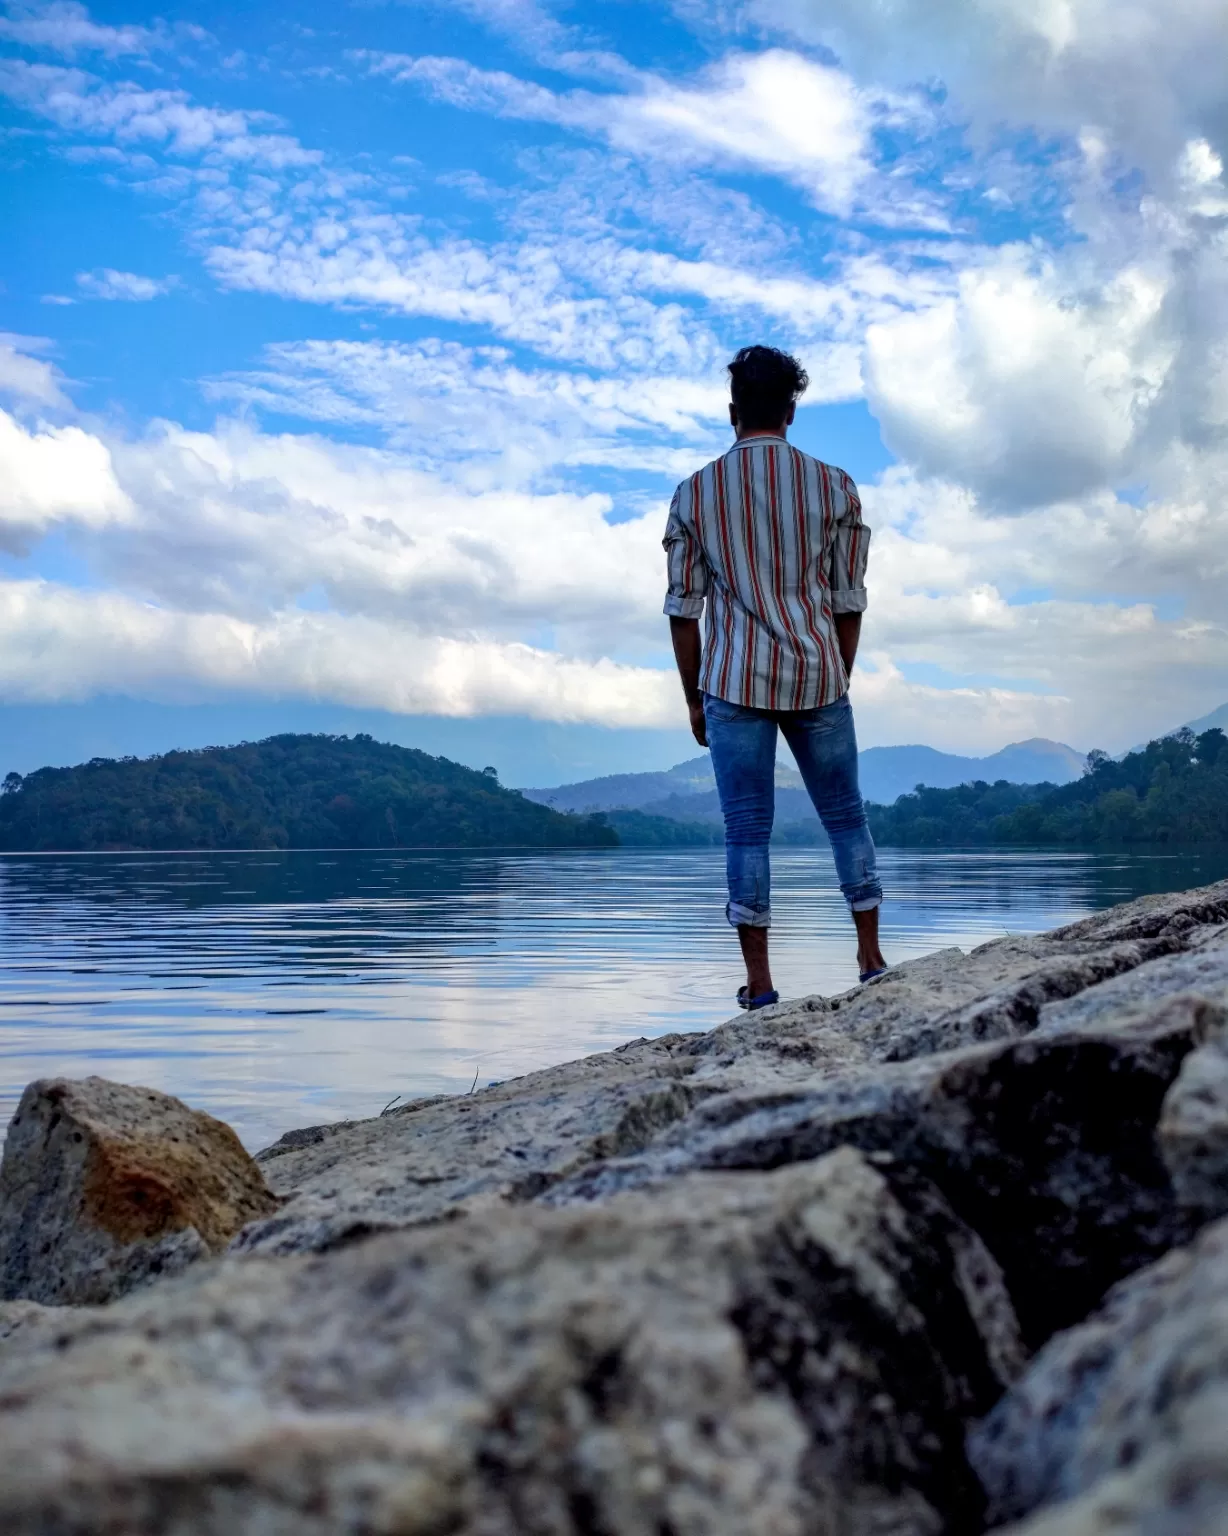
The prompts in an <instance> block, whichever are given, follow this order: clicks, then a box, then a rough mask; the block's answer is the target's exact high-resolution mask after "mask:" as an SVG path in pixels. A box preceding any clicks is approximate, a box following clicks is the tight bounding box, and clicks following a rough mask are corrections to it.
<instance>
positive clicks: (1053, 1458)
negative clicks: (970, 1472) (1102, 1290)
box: [970, 1221, 1228, 1536]
mask: <svg viewBox="0 0 1228 1536" xmlns="http://www.w3.org/2000/svg"><path fill="white" fill-rule="evenodd" d="M1226 1424H1228V1221H1220V1222H1218V1223H1216V1224H1215V1225H1214V1226H1211V1227H1208V1228H1207V1229H1206V1230H1205V1231H1204V1232H1203V1233H1202V1234H1201V1235H1200V1236H1199V1238H1198V1239H1197V1241H1196V1242H1194V1243H1193V1244H1192V1245H1191V1246H1189V1247H1187V1248H1181V1249H1177V1250H1175V1251H1174V1252H1172V1253H1170V1254H1168V1255H1167V1256H1166V1257H1165V1258H1163V1259H1161V1260H1160V1261H1159V1262H1158V1263H1157V1264H1154V1265H1152V1266H1151V1267H1149V1268H1148V1269H1145V1270H1143V1271H1141V1272H1140V1273H1138V1274H1137V1275H1134V1276H1132V1277H1131V1278H1130V1279H1129V1280H1126V1281H1124V1282H1123V1283H1122V1284H1121V1285H1119V1286H1118V1287H1116V1288H1115V1289H1114V1290H1113V1291H1112V1292H1111V1293H1110V1295H1109V1296H1108V1298H1107V1299H1106V1301H1105V1303H1104V1305H1103V1306H1102V1307H1101V1308H1100V1309H1099V1310H1098V1311H1097V1312H1096V1313H1095V1314H1094V1315H1093V1316H1092V1317H1091V1318H1089V1319H1088V1320H1087V1321H1086V1322H1084V1323H1082V1324H1081V1325H1080V1326H1079V1327H1077V1328H1072V1329H1070V1330H1069V1331H1068V1332H1066V1333H1063V1334H1059V1335H1058V1336H1057V1337H1056V1338H1054V1339H1052V1340H1051V1341H1050V1342H1049V1343H1048V1344H1047V1345H1046V1347H1045V1348H1044V1349H1043V1350H1041V1352H1040V1353H1039V1354H1038V1355H1037V1357H1036V1358H1035V1360H1033V1362H1032V1363H1031V1365H1030V1366H1029V1367H1028V1370H1027V1371H1026V1373H1025V1374H1024V1375H1023V1377H1022V1378H1021V1379H1020V1380H1019V1382H1017V1383H1016V1385H1015V1386H1013V1387H1012V1388H1011V1389H1010V1390H1009V1391H1008V1392H1007V1393H1006V1395H1005V1396H1004V1397H1003V1399H1002V1401H1001V1402H1000V1403H999V1404H998V1405H997V1406H996V1407H995V1408H994V1410H993V1412H992V1413H991V1414H989V1415H988V1417H987V1418H986V1420H985V1421H984V1423H983V1424H982V1425H980V1426H979V1427H978V1428H977V1429H976V1430H975V1431H974V1433H973V1434H972V1436H971V1438H970V1454H971V1457H972V1461H973V1464H974V1465H975V1467H976V1469H977V1471H978V1473H979V1474H980V1476H981V1479H982V1481H983V1483H984V1486H985V1488H986V1491H987V1495H988V1499H989V1515H990V1519H991V1521H992V1522H994V1523H996V1522H1000V1521H1003V1520H1008V1519H1010V1518H1012V1517H1018V1516H1021V1515H1025V1514H1028V1513H1029V1512H1034V1511H1041V1513H1039V1514H1037V1515H1036V1518H1035V1520H1034V1521H1033V1522H1031V1523H1029V1524H1028V1525H1026V1526H1025V1527H1023V1528H1022V1529H1023V1530H1026V1531H1027V1532H1028V1533H1029V1536H1041V1533H1042V1532H1043V1533H1044V1536H1059V1533H1061V1536H1099V1533H1102V1532H1103V1533H1107V1532H1112V1533H1114V1536H1200V1533H1206V1536H1210V1533H1211V1532H1212V1531H1215V1532H1223V1531H1224V1530H1225V1529H1228V1433H1226V1432H1225V1425H1226Z"/></svg>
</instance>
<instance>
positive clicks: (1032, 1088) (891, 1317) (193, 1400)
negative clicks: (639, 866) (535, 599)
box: [0, 882, 1228, 1536]
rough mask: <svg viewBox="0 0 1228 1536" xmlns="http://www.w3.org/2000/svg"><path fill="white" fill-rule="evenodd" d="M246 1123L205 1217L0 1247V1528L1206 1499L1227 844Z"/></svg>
mask: <svg viewBox="0 0 1228 1536" xmlns="http://www.w3.org/2000/svg"><path fill="white" fill-rule="evenodd" d="M117 1092H122V1093H131V1094H136V1093H138V1092H143V1090H141V1091H138V1090H118V1089H117ZM151 1145H153V1146H154V1149H155V1152H156V1136H155V1138H154V1142H153V1143H151ZM29 1155H30V1148H29V1147H27V1148H26V1152H25V1153H23V1158H24V1159H25V1162H24V1163H23V1167H26V1172H27V1174H28V1172H29V1167H28V1166H27V1165H28V1163H29ZM258 1164H259V1168H260V1170H261V1172H262V1173H263V1176H264V1179H265V1180H267V1184H268V1189H269V1190H270V1191H271V1192H272V1194H271V1195H266V1196H265V1198H266V1199H267V1200H268V1202H269V1203H268V1204H266V1205H265V1206H263V1207H262V1208H261V1209H260V1210H257V1211H254V1212H251V1213H250V1215H249V1219H246V1224H245V1225H243V1226H242V1230H240V1231H239V1232H238V1234H237V1236H235V1237H234V1238H233V1241H231V1243H230V1246H229V1249H228V1251H227V1252H226V1254H225V1255H224V1256H222V1257H208V1255H207V1252H205V1251H204V1250H208V1249H212V1250H214V1251H215V1252H216V1250H217V1248H218V1247H220V1243H219V1242H217V1241H216V1239H214V1240H211V1241H210V1242H209V1243H207V1244H203V1245H202V1254H201V1255H200V1256H198V1255H195V1254H194V1255H189V1256H187V1257H186V1258H185V1260H184V1263H185V1264H189V1263H190V1265H191V1267H190V1268H188V1269H187V1270H186V1273H183V1274H181V1275H179V1276H178V1277H176V1278H162V1279H159V1280H157V1283H156V1284H153V1283H149V1276H148V1275H146V1276H145V1279H146V1284H145V1285H144V1286H143V1288H142V1289H140V1290H138V1291H137V1292H135V1293H134V1294H132V1295H130V1296H128V1297H126V1298H125V1299H123V1300H120V1301H118V1302H114V1303H112V1304H110V1305H107V1306H89V1307H85V1306H47V1305H40V1304H39V1303H40V1302H45V1301H47V1300H71V1299H73V1298H72V1297H69V1296H61V1295H56V1294H52V1292H53V1291H54V1285H55V1282H54V1279H53V1278H48V1277H53V1276H54V1274H55V1272H56V1265H57V1262H58V1259H57V1253H58V1250H57V1249H56V1245H55V1241H52V1242H51V1243H50V1244H49V1247H48V1249H47V1252H46V1253H43V1254H41V1260H42V1270H41V1277H40V1276H35V1278H34V1279H33V1280H30V1281H28V1282H27V1283H26V1286H25V1288H24V1289H20V1290H18V1291H10V1292H9V1294H10V1295H20V1296H21V1297H23V1298H25V1299H21V1300H14V1301H11V1302H9V1303H7V1304H5V1305H0V1444H3V1445H4V1446H5V1448H6V1451H9V1450H10V1448H11V1454H10V1455H8V1456H7V1458H6V1476H5V1477H4V1478H3V1479H0V1529H3V1530H4V1531H5V1532H6V1533H7V1532H9V1531H12V1532H14V1533H15V1536H27V1533H28V1536H34V1533H36V1532H37V1533H39V1536H42V1533H44V1532H47V1533H54V1536H104V1533H105V1536H111V1533H113V1532H123V1533H125V1536H128V1533H132V1536H145V1533H148V1536H154V1533H158V1536H161V1533H164V1532H165V1533H170V1536H195V1533H208V1536H212V1533H214V1532H217V1533H218V1536H221V1533H223V1532H224V1533H227V1536H229V1533H232V1532H233V1533H236V1536H266V1533H268V1536H280V1533H282V1532H286V1533H287V1536H288V1533H290V1532H294V1533H296V1536H297V1533H300V1532H302V1533H306V1536H349V1533H354V1536H365V1533H369V1532H370V1533H384V1532H386V1533H389V1536H392V1533H406V1536H408V1533H423V1536H426V1533H439V1536H444V1533H449V1532H457V1533H460V1532H464V1533H472V1536H505V1533H506V1536H512V1533H521V1532H524V1533H531V1536H538V1533H540V1536H573V1533H574V1536H623V1533H624V1532H625V1533H632V1532H636V1533H639V1532H646V1533H649V1536H726V1533H727V1536H740V1533H744V1532H751V1533H754V1536H811V1533H813V1536H931V1533H932V1536H940V1533H948V1532H949V1533H951V1536H964V1533H967V1536H976V1533H979V1532H980V1531H982V1530H985V1529H987V1528H997V1527H1002V1526H1005V1525H1007V1524H1009V1523H1010V1522H1011V1521H1020V1520H1023V1521H1025V1522H1027V1524H1026V1529H1027V1531H1028V1533H1029V1536H1042V1533H1043V1536H1059V1533H1060V1536H1076V1533H1078V1536H1082V1533H1084V1532H1086V1533H1088V1536H1091V1533H1092V1532H1096V1533H1107V1532H1109V1531H1113V1532H1118V1531H1120V1532H1129V1533H1133V1532H1136V1531H1137V1532H1138V1536H1143V1533H1144V1532H1146V1533H1149V1536H1150V1533H1163V1536H1167V1533H1168V1532H1170V1531H1171V1532H1172V1533H1173V1536H1177V1533H1179V1532H1185V1531H1190V1532H1194V1533H1199V1536H1200V1533H1202V1532H1203V1531H1204V1530H1205V1531H1206V1532H1208V1533H1209V1532H1210V1531H1212V1530H1216V1531H1223V1530H1225V1529H1226V1528H1228V1527H1226V1525H1225V1522H1224V1518H1223V1517H1224V1512H1225V1509H1226V1508H1228V1504H1226V1503H1225V1491H1226V1490H1228V1437H1225V1436H1224V1435H1223V1434H1222V1424H1223V1423H1224V1422H1225V1413H1226V1412H1228V1302H1225V1301H1224V1300H1223V1299H1222V1298H1224V1297H1226V1296H1228V1220H1223V1219H1220V1218H1223V1217H1224V1216H1225V1214H1226V1213H1228V882H1225V883H1222V884H1220V885H1218V886H1212V887H1208V888H1206V889H1204V890H1200V891H1191V892H1185V893H1179V894H1176V895H1171V896H1163V897H1151V898H1147V899H1145V900H1143V901H1140V902H1134V903H1131V904H1130V905H1128V906H1125V907H1120V908H1115V909H1113V910H1111V911H1108V912H1104V913H1100V914H1098V915H1097V916H1095V917H1093V918H1091V919H1088V920H1086V921H1084V922H1080V923H1076V924H1073V925H1071V926H1069V927H1066V928H1063V929H1059V930H1056V931H1055V932H1053V933H1049V934H1041V935H1036V936H1033V937H1008V938H1005V939H1001V940H997V941H995V942H993V943H990V944H986V945H983V946H981V947H980V948H979V949H977V950H975V951H974V952H973V953H971V954H969V955H963V954H961V953H960V952H959V951H954V950H950V951H943V952H940V953H938V954H935V955H931V956H928V957H925V958H924V959H921V960H917V961H913V962H910V963H908V964H906V965H902V966H900V967H898V968H897V969H896V970H894V971H893V972H891V973H890V974H889V975H888V976H887V977H886V978H885V979H883V980H882V981H880V982H877V983H875V984H873V985H871V986H869V987H863V988H857V989H854V991H852V992H850V993H848V994H846V995H844V996H842V997H837V998H823V997H810V998H804V999H801V1000H799V1001H797V1002H793V1003H785V1004H781V1005H779V1006H777V1007H775V1008H772V1009H767V1010H764V1011H762V1012H761V1013H757V1014H755V1015H754V1016H753V1017H743V1018H741V1019H738V1020H735V1021H732V1022H730V1023H729V1024H726V1025H723V1026H721V1027H720V1028H718V1029H715V1030H713V1031H711V1032H710V1033H707V1034H699V1035H673V1036H667V1037H664V1038H662V1039H657V1040H651V1041H650V1040H638V1041H632V1042H631V1043H629V1044H628V1045H626V1046H624V1047H622V1048H620V1049H619V1050H617V1051H613V1052H609V1053H607V1054H605V1055H600V1056H594V1057H590V1058H588V1059H586V1060H584V1061H579V1062H574V1063H571V1064H569V1065H567V1066H563V1067H558V1068H553V1069H550V1070H548V1071H545V1072H539V1073H535V1074H533V1075H531V1076H529V1077H525V1078H521V1079H517V1080H515V1081H512V1082H508V1083H504V1084H500V1085H497V1086H496V1087H492V1088H490V1089H487V1090H485V1091H484V1092H480V1093H475V1094H472V1095H468V1096H463V1097H459V1098H451V1099H435V1100H423V1101H419V1102H417V1103H413V1104H410V1105H406V1106H402V1107H400V1108H398V1109H395V1110H393V1111H391V1112H389V1113H387V1114H386V1115H384V1116H382V1117H379V1118H377V1119H374V1120H370V1121H363V1122H356V1123H346V1124H341V1125H334V1126H323V1127H312V1128H308V1129H306V1130H302V1131H296V1132H292V1133H290V1134H289V1135H288V1136H286V1137H283V1138H282V1141H281V1142H279V1143H278V1144H277V1145H276V1146H274V1147H271V1148H269V1149H268V1151H267V1152H265V1153H263V1154H261V1155H260V1157H259V1159H258ZM7 1166H8V1164H7V1161H6V1167H7ZM19 1171H20V1170H19ZM27 1182H28V1179H27ZM56 1187H58V1186H56ZM65 1187H67V1185H65ZM48 1188H49V1189H51V1186H48ZM52 1193H54V1190H52ZM274 1198H275V1203H274ZM74 1219H75V1218H73V1217H72V1216H71V1213H69V1214H68V1215H63V1214H62V1215H61V1218H60V1226H59V1228H57V1229H56V1230H57V1231H58V1232H59V1233H60V1238H59V1239H58V1241H62V1242H64V1243H69V1244H70V1243H71V1240H72V1238H73V1233H74ZM6 1221H7V1222H8V1225H7V1226H5V1225H4V1223H5V1222H6ZM18 1230H20V1223H16V1224H15V1223H14V1221H13V1219H12V1211H11V1209H10V1210H7V1211H6V1210H5V1209H4V1208H2V1207H0V1232H5V1233H8V1234H10V1235H9V1236H8V1237H7V1238H6V1239H5V1242H6V1243H7V1244H10V1245H11V1244H12V1243H13V1241H14V1239H13V1237H12V1236H11V1234H12V1233H13V1232H14V1231H18ZM49 1230H50V1229H49ZM232 1230H233V1228H232ZM14 1251H15V1250H14ZM65 1251H67V1250H65ZM23 1252H25V1253H26V1254H27V1257H26V1258H23V1259H22V1262H23V1263H28V1255H29V1246H28V1245H27V1247H26V1249H25V1250H23ZM193 1260H194V1262H193ZM7 1261H8V1260H7V1256H6V1251H5V1248H4V1246H3V1245H0V1272H2V1271H3V1266H4V1264H5V1263H6V1262H7ZM38 1267H39V1266H38V1265H34V1266H33V1268H32V1269H31V1270H30V1273H31V1274H33V1273H34V1271H35V1270H37V1269H38ZM38 1286H42V1287H44V1289H43V1290H42V1291H39V1290H37V1287H38ZM48 1287H49V1288H50V1289H46V1288H48ZM1106 1293H1107V1295H1106ZM98 1299H100V1300H101V1299H105V1298H104V1297H99V1298H98ZM1209 1425H1218V1426H1221V1432H1220V1433H1218V1434H1217V1433H1216V1431H1215V1430H1214V1429H1211V1428H1209V1427H1208V1426H1209ZM9 1469H11V1475H10V1470H9ZM1183 1521H1184V1522H1185V1523H1182V1522H1183ZM1216 1521H1219V1522H1220V1523H1219V1524H1216V1523H1215V1522H1216ZM1199 1522H1202V1523H1201V1524H1200V1523H1199ZM1021 1529H1022V1528H1021Z"/></svg>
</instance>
